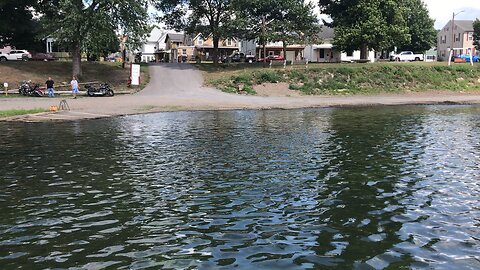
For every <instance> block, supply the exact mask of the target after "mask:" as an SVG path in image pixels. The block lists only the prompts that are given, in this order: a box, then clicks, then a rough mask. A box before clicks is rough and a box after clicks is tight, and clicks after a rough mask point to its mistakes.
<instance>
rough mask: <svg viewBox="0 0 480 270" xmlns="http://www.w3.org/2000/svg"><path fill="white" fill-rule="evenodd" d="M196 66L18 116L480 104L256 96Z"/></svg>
mask: <svg viewBox="0 0 480 270" xmlns="http://www.w3.org/2000/svg"><path fill="white" fill-rule="evenodd" d="M202 85H203V78H202V75H201V72H200V71H198V70H197V69H195V67H194V66H192V65H189V64H158V65H152V66H150V83H149V84H148V86H147V87H146V88H145V89H144V90H143V91H141V92H139V93H137V94H134V95H118V96H115V97H113V98H108V97H98V98H88V97H84V98H78V99H75V100H74V99H71V98H69V99H67V101H68V103H69V105H70V108H71V111H70V112H61V113H57V114H47V115H39V116H28V117H25V116H23V117H19V118H18V119H20V120H28V121H46V120H49V119H51V120H62V119H63V120H75V119H85V118H98V117H106V116H115V115H126V114H138V113H148V112H161V111H178V110H226V109H270V108H282V109H292V108H307V107H327V106H352V105H399V104H436V103H441V102H446V101H449V102H456V103H468V104H479V103H480V95H478V94H459V93H431V92H429V93H412V94H401V95H377V96H302V97H258V96H243V95H236V94H228V93H223V92H221V91H218V90H216V89H212V88H207V87H203V86H202ZM64 98H65V97H62V98H53V99H50V98H0V110H9V109H33V108H48V107H49V106H51V105H58V104H59V102H60V101H61V100H62V99H64Z"/></svg>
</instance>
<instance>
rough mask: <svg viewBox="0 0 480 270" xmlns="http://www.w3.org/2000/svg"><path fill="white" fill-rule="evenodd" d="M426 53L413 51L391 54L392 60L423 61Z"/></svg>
mask: <svg viewBox="0 0 480 270" xmlns="http://www.w3.org/2000/svg"><path fill="white" fill-rule="evenodd" d="M423 59H424V55H423V54H419V53H413V52H411V51H405V52H400V53H399V54H392V55H390V61H402V62H403V61H423Z"/></svg>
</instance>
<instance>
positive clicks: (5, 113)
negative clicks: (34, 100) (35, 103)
mask: <svg viewBox="0 0 480 270" xmlns="http://www.w3.org/2000/svg"><path fill="white" fill-rule="evenodd" d="M47 111H48V110H45V109H31V110H4V111H0V117H10V116H17V115H25V114H34V113H42V112H47Z"/></svg>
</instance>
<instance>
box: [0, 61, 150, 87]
mask: <svg viewBox="0 0 480 270" xmlns="http://www.w3.org/2000/svg"><path fill="white" fill-rule="evenodd" d="M82 65H83V68H84V70H83V75H82V76H81V77H80V78H79V82H80V83H84V82H107V83H109V84H110V85H111V86H112V87H113V88H114V89H115V91H125V90H129V89H128V88H127V84H128V80H129V78H130V69H129V67H128V66H127V67H126V68H125V69H122V67H121V64H120V63H111V62H85V63H83V64H82ZM141 76H142V77H141V83H142V85H141V86H140V87H139V89H142V88H143V87H144V86H145V85H146V84H147V83H148V81H149V74H148V66H146V65H145V66H142V67H141ZM48 77H52V79H53V80H54V81H55V84H56V86H59V85H67V88H68V85H69V83H70V80H71V79H72V63H69V62H60V61H58V62H57V61H55V62H33V61H32V62H23V61H11V62H2V63H1V64H0V78H1V79H0V80H1V82H0V83H2V84H3V83H4V82H8V84H9V85H10V86H9V88H10V89H16V88H18V87H19V86H20V83H21V81H23V80H31V81H32V82H33V83H38V84H40V85H42V86H43V84H44V83H45V81H46V80H47V79H48ZM68 89H69V88H68ZM130 90H131V89H130Z"/></svg>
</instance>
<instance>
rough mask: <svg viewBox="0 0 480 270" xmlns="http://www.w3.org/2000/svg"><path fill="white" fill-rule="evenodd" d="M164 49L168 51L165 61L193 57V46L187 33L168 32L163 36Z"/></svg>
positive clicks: (184, 59)
mask: <svg viewBox="0 0 480 270" xmlns="http://www.w3.org/2000/svg"><path fill="white" fill-rule="evenodd" d="M165 51H166V52H167V53H168V57H167V58H168V59H166V60H167V62H172V63H173V62H175V63H180V62H186V61H188V60H191V59H193V58H194V53H195V52H194V51H195V48H194V46H193V45H192V41H191V39H190V37H189V36H188V35H185V34H181V33H168V34H167V35H166V37H165Z"/></svg>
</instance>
